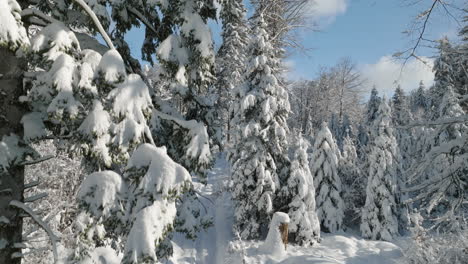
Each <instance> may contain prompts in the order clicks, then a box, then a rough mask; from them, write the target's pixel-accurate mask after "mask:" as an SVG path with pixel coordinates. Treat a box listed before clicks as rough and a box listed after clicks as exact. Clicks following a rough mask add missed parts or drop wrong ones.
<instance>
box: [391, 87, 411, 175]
mask: <svg viewBox="0 0 468 264" xmlns="http://www.w3.org/2000/svg"><path fill="white" fill-rule="evenodd" d="M391 108H392V124H393V125H394V126H395V127H396V129H395V130H394V133H395V137H396V140H397V143H398V146H399V149H400V154H401V158H402V160H401V166H402V169H403V170H406V169H408V168H409V166H410V165H411V151H412V148H413V140H412V137H411V135H412V132H413V131H412V129H410V128H405V126H407V125H408V124H409V123H411V121H412V120H413V117H412V115H411V111H410V109H409V103H408V97H407V96H406V95H405V93H404V91H403V89H401V86H399V85H398V86H397V88H396V89H395V93H394V94H393V97H392V104H391ZM403 181H405V180H404V179H403Z"/></svg>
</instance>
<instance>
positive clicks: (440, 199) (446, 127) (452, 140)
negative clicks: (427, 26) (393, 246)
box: [409, 86, 468, 229]
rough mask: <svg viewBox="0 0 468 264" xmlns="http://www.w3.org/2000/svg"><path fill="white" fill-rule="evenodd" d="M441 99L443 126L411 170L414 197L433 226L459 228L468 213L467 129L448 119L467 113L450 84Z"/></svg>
mask: <svg viewBox="0 0 468 264" xmlns="http://www.w3.org/2000/svg"><path fill="white" fill-rule="evenodd" d="M445 90H446V92H445V95H444V97H443V99H442V100H441V104H440V108H439V114H438V115H439V116H440V117H439V119H437V120H436V121H435V122H436V123H439V122H440V125H438V126H436V127H435V129H434V130H433V131H432V132H431V133H430V134H429V136H428V139H427V140H426V142H427V144H428V145H429V146H430V149H429V150H428V152H427V153H425V154H424V156H423V158H422V159H421V160H420V161H419V162H417V163H415V164H414V166H413V167H412V168H411V169H410V173H411V174H410V176H411V177H410V180H411V181H412V182H413V186H412V187H411V188H409V190H410V191H413V192H414V193H413V198H412V199H411V200H410V201H413V202H418V203H419V206H420V208H421V209H422V210H423V211H425V212H426V214H428V216H429V218H433V219H434V221H431V224H433V225H440V224H444V225H448V227H449V228H450V229H457V228H459V227H460V226H459V225H460V224H461V223H462V222H463V215H464V214H466V212H467V211H468V208H467V207H466V197H467V190H466V183H467V182H468V179H467V177H466V175H468V174H467V173H468V171H467V168H466V162H467V160H468V155H467V153H468V152H467V150H466V149H467V135H468V128H467V126H466V125H465V124H463V123H459V122H453V123H452V122H448V123H444V121H450V120H453V119H456V118H459V117H462V116H464V115H465V114H466V113H465V111H463V109H462V108H461V107H460V104H459V99H458V95H457V94H455V93H454V91H453V88H452V87H451V86H448V87H446V89H445Z"/></svg>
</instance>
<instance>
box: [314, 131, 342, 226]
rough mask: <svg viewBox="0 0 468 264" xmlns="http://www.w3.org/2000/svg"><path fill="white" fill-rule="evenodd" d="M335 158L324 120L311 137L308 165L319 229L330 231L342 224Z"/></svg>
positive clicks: (336, 156)
mask: <svg viewBox="0 0 468 264" xmlns="http://www.w3.org/2000/svg"><path fill="white" fill-rule="evenodd" d="M339 158H340V151H339V149H338V146H337V145H336V142H335V140H334V139H333V135H332V134H331V132H330V129H328V125H327V123H326V122H324V123H322V128H321V129H320V131H319V132H318V134H317V135H316V138H315V144H314V148H313V152H312V157H311V160H310V166H311V173H312V176H313V178H314V185H315V190H316V193H315V194H316V196H315V201H316V203H317V205H316V206H317V216H318V218H319V221H320V225H321V229H322V230H323V231H325V232H331V233H333V232H336V231H338V230H340V229H341V228H342V223H343V217H344V203H343V199H342V197H341V194H342V185H341V180H340V177H339V175H338V161H339Z"/></svg>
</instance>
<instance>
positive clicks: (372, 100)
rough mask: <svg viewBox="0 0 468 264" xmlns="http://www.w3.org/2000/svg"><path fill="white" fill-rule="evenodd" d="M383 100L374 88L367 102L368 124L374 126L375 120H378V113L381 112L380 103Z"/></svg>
mask: <svg viewBox="0 0 468 264" xmlns="http://www.w3.org/2000/svg"><path fill="white" fill-rule="evenodd" d="M381 101H382V98H380V97H379V95H378V92H377V88H376V87H375V86H374V87H373V88H372V91H371V95H370V97H369V101H368V102H367V111H366V112H367V114H366V124H367V125H372V124H373V122H374V120H375V119H376V118H377V111H378V110H379V106H380V103H381Z"/></svg>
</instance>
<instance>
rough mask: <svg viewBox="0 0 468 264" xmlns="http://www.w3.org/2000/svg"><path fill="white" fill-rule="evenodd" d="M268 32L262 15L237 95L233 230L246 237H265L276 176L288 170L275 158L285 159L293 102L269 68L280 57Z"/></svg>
mask: <svg viewBox="0 0 468 264" xmlns="http://www.w3.org/2000/svg"><path fill="white" fill-rule="evenodd" d="M266 27H267V25H266V24H265V22H264V20H263V16H261V15H260V16H258V17H257V19H256V20H255V23H254V28H253V30H252V32H253V37H252V42H251V44H250V47H249V52H248V57H249V58H250V62H249V64H248V65H249V68H248V69H247V78H246V81H245V83H244V85H243V86H239V87H238V89H236V93H235V95H236V99H237V100H236V103H235V106H234V118H233V125H232V127H231V129H232V130H233V133H232V135H233V149H232V150H231V153H232V154H231V161H232V170H233V173H232V177H233V194H232V195H233V199H234V201H235V224H234V228H235V230H237V231H238V232H239V233H240V235H241V237H242V238H257V237H260V236H263V235H265V234H266V231H267V228H268V223H269V220H270V217H271V214H272V212H273V200H274V195H275V192H276V191H277V190H278V189H279V176H278V174H279V173H282V168H285V167H283V165H282V163H283V162H284V161H280V160H278V159H277V157H278V156H280V155H282V156H283V157H284V158H283V159H286V160H287V156H286V155H287V152H286V151H287V150H286V146H287V133H288V128H287V126H286V118H287V114H288V113H289V102H288V99H287V98H288V97H287V93H286V91H285V89H284V88H283V87H281V86H280V85H279V83H278V81H277V78H276V76H275V74H274V73H273V72H272V70H271V67H270V65H271V64H275V63H277V62H275V61H276V60H277V58H276V57H275V52H274V51H273V47H272V45H271V43H270V42H269V36H268V33H267V31H266V30H265V28H266ZM286 168H287V167H286Z"/></svg>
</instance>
